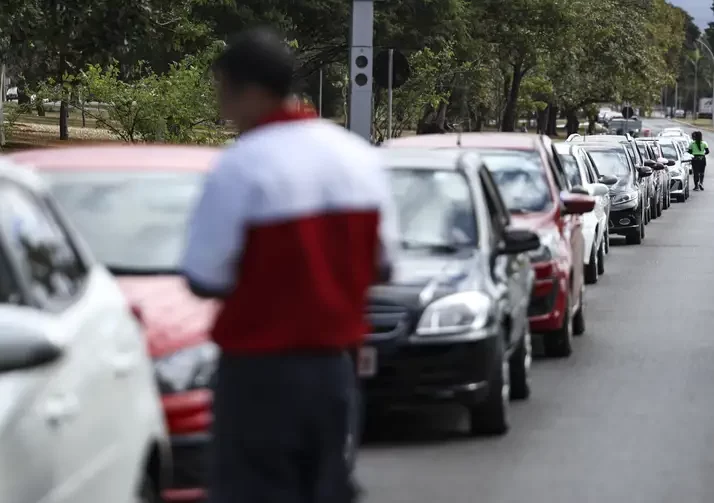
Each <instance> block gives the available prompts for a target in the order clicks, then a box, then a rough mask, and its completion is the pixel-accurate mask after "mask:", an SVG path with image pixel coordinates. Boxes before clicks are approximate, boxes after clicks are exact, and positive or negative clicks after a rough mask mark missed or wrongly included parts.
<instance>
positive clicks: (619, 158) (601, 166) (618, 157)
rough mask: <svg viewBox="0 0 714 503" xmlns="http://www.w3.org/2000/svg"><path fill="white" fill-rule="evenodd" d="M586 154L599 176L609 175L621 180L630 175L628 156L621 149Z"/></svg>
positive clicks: (598, 150) (594, 151) (592, 151)
mask: <svg viewBox="0 0 714 503" xmlns="http://www.w3.org/2000/svg"><path fill="white" fill-rule="evenodd" d="M588 153H589V154H590V157H591V158H592V160H593V162H594V163H595V166H596V167H597V170H598V173H600V174H601V175H611V176H615V177H617V178H619V179H623V178H627V177H628V176H630V175H631V174H632V171H631V169H630V164H629V163H628V159H627V156H628V154H627V153H625V151H624V150H623V149H619V148H618V149H615V148H612V149H597V150H594V149H593V150H589V151H588Z"/></svg>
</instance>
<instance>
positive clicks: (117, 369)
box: [111, 353, 139, 378]
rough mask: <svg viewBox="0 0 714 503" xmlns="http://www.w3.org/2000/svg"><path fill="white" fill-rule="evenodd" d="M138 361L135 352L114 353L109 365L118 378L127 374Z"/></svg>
mask: <svg viewBox="0 0 714 503" xmlns="http://www.w3.org/2000/svg"><path fill="white" fill-rule="evenodd" d="M138 363H139V356H138V355H137V354H136V353H115V354H114V355H113V356H112V357H111V365H112V368H113V369H114V375H115V376H116V377H118V378H123V377H127V376H129V375H130V374H131V373H132V372H133V371H134V369H135V368H136V366H137V365H138Z"/></svg>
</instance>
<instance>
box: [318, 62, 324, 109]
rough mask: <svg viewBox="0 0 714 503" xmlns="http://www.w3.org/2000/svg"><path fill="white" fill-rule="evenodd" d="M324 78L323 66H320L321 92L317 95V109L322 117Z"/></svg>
mask: <svg viewBox="0 0 714 503" xmlns="http://www.w3.org/2000/svg"><path fill="white" fill-rule="evenodd" d="M322 79H323V74H322V66H320V92H319V93H318V96H317V111H318V113H319V114H320V117H322Z"/></svg>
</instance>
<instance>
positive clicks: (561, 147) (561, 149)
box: [553, 142, 581, 154]
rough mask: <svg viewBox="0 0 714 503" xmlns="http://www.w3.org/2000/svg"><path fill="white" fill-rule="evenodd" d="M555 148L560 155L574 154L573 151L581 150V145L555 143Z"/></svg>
mask: <svg viewBox="0 0 714 503" xmlns="http://www.w3.org/2000/svg"><path fill="white" fill-rule="evenodd" d="M553 146H554V147H555V151H556V152H558V153H559V154H572V152H573V150H575V149H577V148H579V147H580V146H581V145H578V144H577V143H566V142H555V143H553Z"/></svg>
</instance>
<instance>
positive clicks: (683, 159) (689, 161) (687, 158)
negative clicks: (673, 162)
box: [682, 157, 692, 164]
mask: <svg viewBox="0 0 714 503" xmlns="http://www.w3.org/2000/svg"><path fill="white" fill-rule="evenodd" d="M691 162H692V158H691V157H683V158H682V163H685V164H689V163H691Z"/></svg>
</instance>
